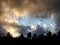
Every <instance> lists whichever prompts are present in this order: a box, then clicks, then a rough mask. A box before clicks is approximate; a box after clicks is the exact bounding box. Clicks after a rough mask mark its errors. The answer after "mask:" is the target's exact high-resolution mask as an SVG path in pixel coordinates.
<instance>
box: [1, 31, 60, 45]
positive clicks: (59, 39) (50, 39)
mask: <svg viewBox="0 0 60 45" xmlns="http://www.w3.org/2000/svg"><path fill="white" fill-rule="evenodd" d="M27 36H28V37H27V38H24V37H23V34H21V36H20V37H18V38H12V37H11V36H10V34H9V33H8V34H7V37H3V38H2V37H0V44H1V43H2V44H6V43H7V44H8V43H9V44H11V45H12V44H13V43H14V44H17V45H18V44H33V43H34V44H35V43H37V44H45V43H46V44H51V43H54V44H56V43H57V45H58V44H59V45H60V31H59V33H58V35H55V34H53V35H52V34H51V32H48V33H47V36H43V35H42V34H40V35H39V36H38V37H36V35H35V34H34V36H33V37H31V33H28V34H27Z"/></svg>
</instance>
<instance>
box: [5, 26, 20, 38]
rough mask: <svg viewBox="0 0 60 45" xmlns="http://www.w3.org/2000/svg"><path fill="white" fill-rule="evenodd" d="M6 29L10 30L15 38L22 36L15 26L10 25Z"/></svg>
mask: <svg viewBox="0 0 60 45" xmlns="http://www.w3.org/2000/svg"><path fill="white" fill-rule="evenodd" d="M6 31H7V32H9V33H10V35H11V36H12V37H13V38H17V37H19V36H20V33H18V32H17V28H13V27H10V26H9V27H7V29H6Z"/></svg>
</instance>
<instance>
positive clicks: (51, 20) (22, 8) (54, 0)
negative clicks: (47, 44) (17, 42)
mask: <svg viewBox="0 0 60 45" xmlns="http://www.w3.org/2000/svg"><path fill="white" fill-rule="evenodd" d="M38 25H40V27H43V28H44V32H45V31H46V32H47V29H48V30H49V31H51V32H52V34H53V33H56V32H58V31H59V30H60V28H59V27H60V0H0V35H1V36H6V34H7V33H8V32H9V33H10V34H11V35H12V37H18V36H19V35H20V34H21V33H24V34H25V33H28V32H29V31H30V32H32V33H34V32H37V31H39V30H37V26H38ZM29 26H30V28H27V27H29ZM22 28H23V29H24V30H23V29H22ZM57 28H58V29H57ZM14 32H15V33H17V35H16V34H15V33H14ZM39 33H41V32H39ZM37 34H38V33H37ZM43 34H44V33H43Z"/></svg>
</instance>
